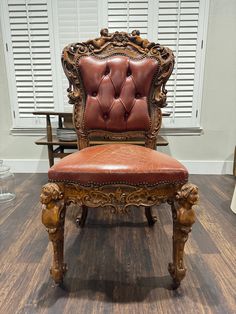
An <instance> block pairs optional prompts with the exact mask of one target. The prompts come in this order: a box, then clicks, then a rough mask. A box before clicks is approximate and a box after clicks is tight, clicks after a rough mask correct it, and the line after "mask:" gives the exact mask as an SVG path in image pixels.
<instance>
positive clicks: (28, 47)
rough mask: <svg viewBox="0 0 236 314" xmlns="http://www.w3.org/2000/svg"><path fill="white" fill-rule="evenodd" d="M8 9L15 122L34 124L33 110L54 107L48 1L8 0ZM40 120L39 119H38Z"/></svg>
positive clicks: (26, 125) (21, 125) (22, 125)
mask: <svg viewBox="0 0 236 314" xmlns="http://www.w3.org/2000/svg"><path fill="white" fill-rule="evenodd" d="M7 9H8V14H9V15H8V21H9V27H10V40H11V42H10V44H11V53H12V59H13V65H12V68H13V70H14V73H15V88H16V97H15V101H16V106H15V113H16V116H17V117H16V121H17V123H16V124H17V125H16V126H17V127H33V126H35V121H36V120H35V119H37V118H35V117H34V116H33V115H32V112H33V111H35V110H54V109H55V106H54V90H53V80H52V60H51V54H50V37H49V25H48V7H47V1H46V0H18V1H15V0H8V1H7ZM41 121H42V120H41ZM41 121H40V120H39V119H38V120H37V123H38V124H40V122H41Z"/></svg>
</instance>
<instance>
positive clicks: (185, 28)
mask: <svg viewBox="0 0 236 314" xmlns="http://www.w3.org/2000/svg"><path fill="white" fill-rule="evenodd" d="M157 20H158V25H157V27H158V28H157V30H158V41H159V42H160V43H163V44H164V45H166V46H168V47H170V48H171V49H172V50H173V52H174V54H175V56H176V63H175V68H174V71H173V74H172V76H171V78H170V80H169V81H168V83H167V90H168V107H167V109H168V110H170V111H172V117H171V118H170V119H169V120H170V123H171V122H172V123H173V122H175V125H177V124H178V120H179V121H180V123H182V126H184V124H185V126H189V125H188V120H189V122H190V123H191V120H192V116H193V92H194V85H195V70H196V69H195V67H196V52H197V40H198V21H199V0H195V1H192V0H191V1H190V0H175V1H174V0H172V1H168V0H160V1H159V8H158V12H157ZM186 118H187V119H186ZM164 123H165V121H164Z"/></svg>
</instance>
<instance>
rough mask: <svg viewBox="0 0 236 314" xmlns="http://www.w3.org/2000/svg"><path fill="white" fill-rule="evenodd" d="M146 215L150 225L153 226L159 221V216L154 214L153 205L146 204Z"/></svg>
mask: <svg viewBox="0 0 236 314" xmlns="http://www.w3.org/2000/svg"><path fill="white" fill-rule="evenodd" d="M145 216H146V218H147V221H148V225H149V227H152V226H153V225H154V224H155V223H156V221H157V216H154V215H153V214H152V207H150V206H145Z"/></svg>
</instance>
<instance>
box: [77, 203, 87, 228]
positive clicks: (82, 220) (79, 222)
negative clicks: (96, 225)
mask: <svg viewBox="0 0 236 314" xmlns="http://www.w3.org/2000/svg"><path fill="white" fill-rule="evenodd" d="M87 215H88V207H87V206H85V205H82V214H81V216H79V217H76V224H77V226H79V227H80V228H83V227H84V225H85V222H86V218H87Z"/></svg>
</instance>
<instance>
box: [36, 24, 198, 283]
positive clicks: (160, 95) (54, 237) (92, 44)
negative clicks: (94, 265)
mask: <svg viewBox="0 0 236 314" xmlns="http://www.w3.org/2000/svg"><path fill="white" fill-rule="evenodd" d="M113 55H124V56H128V57H129V58H132V59H136V60H138V59H142V58H155V59H156V60H157V61H158V63H159V64H160V67H159V70H158V73H156V75H155V76H154V79H153V81H152V85H151V89H150V94H149V97H148V110H149V114H150V118H151V124H150V129H149V130H148V131H147V132H141V131H133V132H123V133H120V132H119V133H118V132H117V133H115V132H108V131H101V130H87V129H86V128H85V125H84V109H85V103H86V92H85V90H84V88H83V82H82V78H81V75H80V72H79V70H78V61H79V59H80V58H81V57H83V56H95V57H97V58H102V59H104V58H109V57H110V56H113ZM62 65H63V69H64V71H65V74H66V76H67V78H68V80H69V88H68V90H67V91H68V97H69V103H71V104H73V105H74V113H73V121H74V126H75V128H76V131H77V135H78V147H79V149H83V148H85V147H88V146H89V140H90V139H91V138H92V137H101V138H103V139H110V140H113V141H114V140H119V141H120V140H127V139H130V138H131V139H134V138H145V146H146V147H149V148H152V149H156V138H157V134H158V131H159V129H160V126H161V119H162V114H161V108H162V107H164V106H165V105H166V94H167V91H166V89H165V84H166V82H167V80H168V78H169V76H170V75H171V73H172V70H173V67H174V56H173V53H172V51H171V50H170V49H169V48H166V47H163V46H161V45H159V44H155V43H151V42H149V41H148V40H146V39H142V38H141V37H140V35H139V31H136V30H135V31H133V32H132V33H131V34H128V33H125V32H115V33H112V34H109V33H108V30H107V29H103V30H101V37H99V38H96V39H93V40H89V41H87V42H82V43H75V44H71V45H68V46H67V47H65V48H64V50H63V53H62ZM197 201H198V188H197V187H196V186H195V185H193V184H190V183H185V182H179V183H178V184H169V183H165V182H163V183H162V184H158V185H156V186H155V185H153V186H147V185H145V184H143V185H140V186H131V185H127V184H124V183H119V182H117V184H107V185H103V186H99V185H96V184H95V183H94V184H93V183H91V184H88V185H87V186H82V185H80V184H77V183H73V182H49V183H47V184H46V185H44V186H43V188H42V192H41V203H42V222H43V224H44V225H45V226H46V228H47V231H48V233H49V238H50V240H51V241H52V244H53V253H54V256H53V265H52V267H51V275H52V277H53V279H54V281H55V283H57V284H60V283H62V281H63V276H64V273H65V271H66V266H65V263H64V257H63V255H64V253H63V245H64V221H65V214H66V207H67V206H68V205H69V204H71V203H76V204H78V205H79V206H81V207H82V215H81V217H79V218H78V220H79V223H80V226H81V227H83V226H84V223H85V220H86V217H87V208H88V207H90V208H96V207H109V208H110V209H111V210H112V212H114V213H125V212H127V209H128V208H129V206H143V207H145V215H146V218H147V221H148V224H149V226H152V225H153V224H154V223H155V222H156V219H157V218H156V217H155V216H153V215H152V211H151V207H152V206H154V205H159V204H161V203H163V202H168V203H169V204H170V205H171V209H172V217H173V260H172V262H171V263H169V267H168V269H169V272H170V275H171V276H172V278H173V280H174V283H175V287H178V286H179V285H180V282H181V280H182V279H183V278H184V277H185V273H186V268H185V265H184V262H183V256H184V246H185V242H186V241H187V239H188V234H189V232H190V231H191V226H192V224H193V223H194V221H195V213H194V210H193V208H192V207H193V205H195V204H196V203H197Z"/></svg>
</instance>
